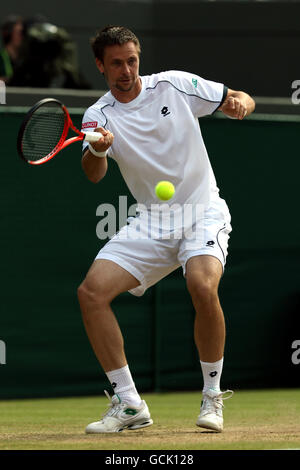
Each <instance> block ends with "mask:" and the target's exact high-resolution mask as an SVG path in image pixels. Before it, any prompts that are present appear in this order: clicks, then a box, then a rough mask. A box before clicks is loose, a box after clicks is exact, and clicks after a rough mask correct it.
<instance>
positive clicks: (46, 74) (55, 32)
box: [10, 15, 91, 89]
mask: <svg viewBox="0 0 300 470" xmlns="http://www.w3.org/2000/svg"><path fill="white" fill-rule="evenodd" d="M21 54H22V63H21V64H20V66H19V67H18V68H17V69H16V71H15V74H14V76H13V78H12V80H11V81H10V84H11V85H14V86H25V87H41V88H48V87H51V88H77V89H79V88H81V89H89V88H91V86H90V84H89V83H88V82H87V81H86V80H85V78H84V77H83V76H82V74H81V73H80V71H79V66H78V60H77V50H76V45H75V43H74V42H73V41H72V39H71V37H70V35H69V34H68V33H67V31H66V30H65V29H63V28H60V27H58V26H55V25H53V24H51V23H49V22H48V21H47V20H46V18H44V17H42V16H40V15H39V16H36V17H34V18H30V19H27V20H25V21H24V41H23V43H22V49H21Z"/></svg>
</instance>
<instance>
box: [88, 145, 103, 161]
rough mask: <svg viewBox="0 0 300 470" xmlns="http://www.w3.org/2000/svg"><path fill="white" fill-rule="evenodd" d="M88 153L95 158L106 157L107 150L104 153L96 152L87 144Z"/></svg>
mask: <svg viewBox="0 0 300 470" xmlns="http://www.w3.org/2000/svg"><path fill="white" fill-rule="evenodd" d="M89 151H90V152H91V153H92V154H93V155H95V157H100V158H101V157H106V155H107V150H105V151H104V152H97V150H95V149H94V147H92V146H91V144H89Z"/></svg>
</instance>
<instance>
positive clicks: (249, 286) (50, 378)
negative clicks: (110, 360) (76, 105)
mask: <svg viewBox="0 0 300 470" xmlns="http://www.w3.org/2000/svg"><path fill="white" fill-rule="evenodd" d="M22 117H23V114H22V113H16V112H15V113H12V112H5V109H4V107H1V112H0V128H1V135H2V145H1V161H2V165H1V240H2V243H1V247H2V250H1V266H2V272H1V287H2V289H1V292H2V295H1V316H0V339H1V340H3V341H5V343H6V348H7V351H6V352H7V364H6V365H0V383H1V386H0V397H2V398H4V397H5V398H14V397H31V396H32V397H40V396H56V395H79V394H95V393H102V390H103V388H105V387H107V386H108V382H107V380H106V377H105V375H104V373H103V372H102V370H101V369H100V367H99V366H98V364H97V361H96V359H95V357H94V355H93V352H92V350H91V347H90V345H89V342H88V339H87V337H86V334H85V331H84V327H83V324H82V320H81V314H80V311H79V307H78V304H77V298H76V289H77V286H78V285H79V283H80V282H81V280H82V279H83V277H84V275H85V273H86V271H87V269H88V268H89V266H90V264H91V262H92V261H93V259H94V256H95V255H96V254H97V252H98V250H99V248H100V246H102V242H101V243H100V242H99V240H98V239H97V237H96V224H97V222H98V220H99V218H98V217H96V208H97V206H98V205H99V204H101V203H103V202H111V203H113V204H115V205H116V206H117V203H118V197H119V195H127V194H128V192H127V189H126V186H125V183H124V182H123V181H122V179H121V177H120V174H119V171H118V168H117V167H116V165H115V164H114V162H112V161H110V165H109V172H108V174H107V176H106V177H105V179H104V180H103V181H102V182H101V183H99V184H98V185H93V184H92V183H89V182H88V181H87V179H86V178H85V176H84V175H83V173H82V170H81V166H80V156H81V149H80V144H79V145H72V146H70V147H68V148H67V149H66V150H65V151H63V152H61V153H60V154H59V155H58V156H57V157H56V158H54V159H53V160H52V161H51V162H49V163H48V164H46V165H42V166H40V167H31V166H29V165H26V164H25V163H23V162H22V161H21V160H20V159H19V157H18V156H17V153H16V135H17V131H18V127H19V124H20V122H21V119H22ZM72 117H73V118H74V121H75V124H79V121H80V118H81V116H79V115H75V114H72ZM299 124H300V122H299V121H298V122H296V121H295V122H293V121H291V122H287V121H279V120H276V117H269V118H268V119H267V120H261V119H259V116H258V117H257V118H255V116H254V118H253V119H247V120H245V121H243V122H238V121H233V120H230V119H221V118H218V117H213V118H207V119H202V120H201V128H202V133H203V135H204V139H205V142H206V145H207V148H208V151H209V155H210V158H211V162H212V165H213V168H214V171H215V174H216V177H217V181H218V184H219V187H220V188H221V196H222V197H223V198H225V199H226V200H227V203H228V205H229V207H230V210H231V214H232V226H233V232H232V235H231V238H230V246H229V256H228V262H227V268H226V271H225V275H224V277H223V279H222V282H221V286H220V297H221V302H222V305H223V308H224V312H225V316H226V323H227V344H226V354H225V358H226V360H225V367H224V374H223V382H222V384H223V387H228V386H229V387H232V388H243V387H268V386H276V387H279V386H280V387H284V386H297V385H298V386H299V385H300V380H299V375H300V374H299V372H300V365H298V366H297V365H293V364H292V362H291V355H292V352H293V350H292V349H291V345H292V342H293V341H294V340H295V339H299V338H300V321H299V261H300V242H299V216H298V213H299V210H298V204H297V202H298V200H299V197H298V174H299V172H298V170H299V169H300V168H299V152H298V150H297V148H298V145H297V144H298V136H299ZM130 202H133V200H132V199H130ZM113 308H114V310H115V312H116V315H117V317H118V319H119V321H120V324H121V328H122V329H123V332H124V336H125V342H126V351H127V356H128V360H129V363H130V366H131V369H132V372H133V374H134V378H135V381H136V384H137V386H138V387H139V388H140V389H141V390H154V389H156V390H158V389H160V390H168V389H171V390H175V389H193V388H201V386H202V378H201V373H200V367H199V364H198V359H197V354H196V349H195V346H194V344H193V333H192V325H193V317H194V312H193V308H192V304H191V301H190V299H189V296H188V294H187V291H186V287H185V281H184V279H183V277H182V272H181V269H178V270H177V271H176V272H175V273H173V274H171V275H170V276H169V277H168V278H167V279H164V280H163V281H161V282H160V283H159V284H158V285H157V286H155V287H153V288H151V289H149V291H147V292H146V294H145V295H144V296H143V297H141V298H136V297H134V296H131V295H130V294H128V293H126V294H123V295H122V296H120V297H119V298H117V299H116V300H115V301H114V302H113Z"/></svg>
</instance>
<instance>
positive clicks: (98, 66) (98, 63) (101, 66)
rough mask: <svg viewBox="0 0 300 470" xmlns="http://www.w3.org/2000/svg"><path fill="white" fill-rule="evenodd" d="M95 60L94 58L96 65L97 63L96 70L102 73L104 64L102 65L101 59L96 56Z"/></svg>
mask: <svg viewBox="0 0 300 470" xmlns="http://www.w3.org/2000/svg"><path fill="white" fill-rule="evenodd" d="M95 60H96V65H97V68H98V70H99V71H100V72H101V73H104V66H103V63H102V62H101V60H100V59H97V58H96V59H95Z"/></svg>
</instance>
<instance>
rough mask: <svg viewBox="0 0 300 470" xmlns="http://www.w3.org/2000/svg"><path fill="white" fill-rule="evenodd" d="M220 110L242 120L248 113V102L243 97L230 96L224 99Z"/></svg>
mask: <svg viewBox="0 0 300 470" xmlns="http://www.w3.org/2000/svg"><path fill="white" fill-rule="evenodd" d="M220 110H221V111H222V112H223V113H224V114H226V116H229V117H231V118H235V119H240V120H241V119H244V117H245V116H246V115H247V103H246V101H245V100H243V99H241V98H237V97H234V96H229V97H228V98H226V100H225V101H224V103H223V105H222V106H221V108H220Z"/></svg>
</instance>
